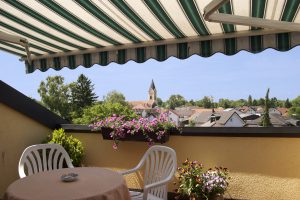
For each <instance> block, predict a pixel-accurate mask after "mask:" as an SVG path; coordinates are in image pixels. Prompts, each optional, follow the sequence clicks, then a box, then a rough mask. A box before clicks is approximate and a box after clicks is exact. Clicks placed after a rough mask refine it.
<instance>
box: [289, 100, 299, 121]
mask: <svg viewBox="0 0 300 200" xmlns="http://www.w3.org/2000/svg"><path fill="white" fill-rule="evenodd" d="M289 114H290V115H291V116H293V117H295V118H297V119H300V96H298V97H297V98H295V99H293V100H292V107H290V109H289Z"/></svg>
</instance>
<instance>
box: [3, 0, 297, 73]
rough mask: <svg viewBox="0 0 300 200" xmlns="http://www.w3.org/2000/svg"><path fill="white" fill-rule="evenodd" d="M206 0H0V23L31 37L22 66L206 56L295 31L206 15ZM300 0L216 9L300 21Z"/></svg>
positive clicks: (286, 43) (259, 46) (269, 42)
mask: <svg viewBox="0 0 300 200" xmlns="http://www.w3.org/2000/svg"><path fill="white" fill-rule="evenodd" d="M210 2H211V0H90V1H87V0H72V1H71V0H55V1H49V0H30V1H28V0H20V1H16V0H1V1H0V31H2V32H4V33H8V34H12V35H16V36H20V37H23V38H26V39H27V40H28V41H29V49H30V52H31V59H32V63H28V62H26V72H27V73H31V72H33V71H35V70H36V69H39V70H41V71H46V70H48V69H49V68H53V69H55V70H60V69H62V68H63V67H69V68H70V69H74V68H76V67H77V66H80V65H82V66H84V67H91V66H92V65H94V64H99V65H102V66H105V65H108V64H109V63H111V62H116V63H119V64H124V63H126V62H127V61H129V60H134V61H136V62H138V63H142V62H145V61H146V60H148V59H150V58H153V59H156V60H158V61H164V60H166V59H167V58H169V57H171V56H174V57H177V58H179V59H185V58H188V57H189V56H191V55H194V54H197V55H200V56H203V57H209V56H211V55H213V54H214V53H217V52H220V53H224V54H226V55H234V54H236V53H237V52H239V51H241V50H246V51H249V52H252V53H257V52H261V51H263V50H265V49H266V48H274V49H276V50H279V51H287V50H289V49H291V48H293V47H295V46H297V45H299V44H300V34H299V32H283V31H278V32H276V31H274V30H273V31H269V30H266V29H263V28H255V27H249V26H242V25H234V24H222V23H215V22H208V21H206V20H204V18H203V14H204V13H203V12H204V7H205V6H206V5H207V4H209V3H210ZM299 5H300V0H276V1H275V0H274V1H273V0H231V1H228V2H227V3H225V4H224V5H223V6H221V7H220V8H219V9H218V12H219V13H225V14H232V15H239V16H247V17H256V18H262V19H271V20H278V21H286V22H294V23H300V13H299V8H300V6H299ZM0 49H1V50H4V51H8V52H11V53H13V54H16V55H18V56H20V57H22V58H23V59H25V61H26V51H25V49H24V48H23V47H22V46H19V45H17V44H13V43H9V42H6V41H0Z"/></svg>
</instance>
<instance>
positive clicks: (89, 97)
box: [70, 74, 98, 116]
mask: <svg viewBox="0 0 300 200" xmlns="http://www.w3.org/2000/svg"><path fill="white" fill-rule="evenodd" d="M70 88H71V102H72V110H73V111H74V112H75V113H76V114H77V116H79V115H81V113H82V110H83V109H84V108H86V107H88V106H91V105H92V104H93V103H94V102H96V100H97V98H98V96H96V94H95V93H94V92H93V90H94V85H93V84H92V82H91V80H89V79H88V78H87V77H86V76H84V75H83V74H81V75H80V76H79V77H78V79H77V81H76V82H73V83H71V84H70Z"/></svg>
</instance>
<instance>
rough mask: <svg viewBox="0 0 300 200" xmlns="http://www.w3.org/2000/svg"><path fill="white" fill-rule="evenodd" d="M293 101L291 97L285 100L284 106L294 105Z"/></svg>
mask: <svg viewBox="0 0 300 200" xmlns="http://www.w3.org/2000/svg"><path fill="white" fill-rule="evenodd" d="M292 106H293V105H292V103H291V102H290V100H289V98H287V99H286V101H285V102H284V107H286V108H290V107H292Z"/></svg>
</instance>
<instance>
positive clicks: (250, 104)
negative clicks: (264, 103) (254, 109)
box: [248, 95, 253, 106]
mask: <svg viewBox="0 0 300 200" xmlns="http://www.w3.org/2000/svg"><path fill="white" fill-rule="evenodd" d="M252 105H253V101H252V96H251V95H249V96H248V106H252Z"/></svg>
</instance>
